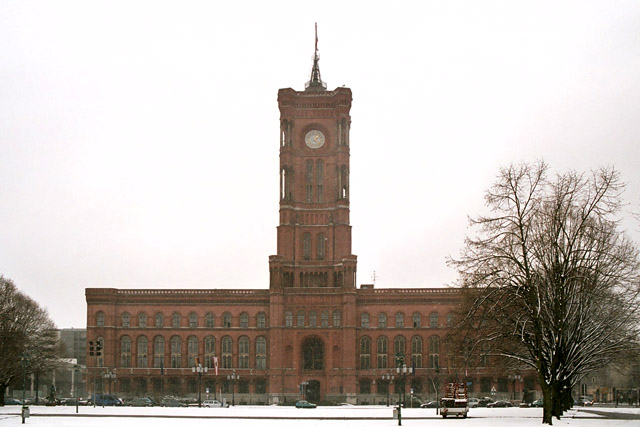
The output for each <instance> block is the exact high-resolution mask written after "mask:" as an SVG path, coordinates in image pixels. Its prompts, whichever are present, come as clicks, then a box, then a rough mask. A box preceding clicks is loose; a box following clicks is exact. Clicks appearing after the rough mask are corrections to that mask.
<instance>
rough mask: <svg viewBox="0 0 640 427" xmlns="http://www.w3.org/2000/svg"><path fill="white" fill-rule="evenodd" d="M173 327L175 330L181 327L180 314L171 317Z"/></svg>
mask: <svg viewBox="0 0 640 427" xmlns="http://www.w3.org/2000/svg"><path fill="white" fill-rule="evenodd" d="M171 326H172V327H174V328H179V327H180V313H173V315H172V316H171Z"/></svg>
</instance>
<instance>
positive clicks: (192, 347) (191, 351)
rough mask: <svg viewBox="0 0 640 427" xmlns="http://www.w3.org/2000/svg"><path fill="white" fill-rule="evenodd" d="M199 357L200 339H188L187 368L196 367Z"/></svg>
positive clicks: (191, 337) (192, 337)
mask: <svg viewBox="0 0 640 427" xmlns="http://www.w3.org/2000/svg"><path fill="white" fill-rule="evenodd" d="M197 357H198V338H196V337H194V336H193V335H192V336H190V337H189V338H187V368H191V367H193V366H196V358H197Z"/></svg>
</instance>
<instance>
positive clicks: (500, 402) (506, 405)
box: [487, 400, 513, 408]
mask: <svg viewBox="0 0 640 427" xmlns="http://www.w3.org/2000/svg"><path fill="white" fill-rule="evenodd" d="M511 407H513V404H512V403H511V402H509V401H508V400H498V401H496V402H491V403H488V404H487V408H511Z"/></svg>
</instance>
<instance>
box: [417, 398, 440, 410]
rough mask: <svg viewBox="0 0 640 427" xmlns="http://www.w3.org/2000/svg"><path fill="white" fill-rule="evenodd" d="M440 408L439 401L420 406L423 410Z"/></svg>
mask: <svg viewBox="0 0 640 427" xmlns="http://www.w3.org/2000/svg"><path fill="white" fill-rule="evenodd" d="M438 406H440V405H439V404H438V401H437V400H432V401H431V402H427V403H423V404H422V405H420V407H421V408H437V407H438Z"/></svg>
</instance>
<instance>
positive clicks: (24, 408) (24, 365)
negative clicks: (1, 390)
mask: <svg viewBox="0 0 640 427" xmlns="http://www.w3.org/2000/svg"><path fill="white" fill-rule="evenodd" d="M29 357H30V356H29V355H28V354H27V353H23V354H21V355H20V365H22V424H24V419H25V417H26V416H27V411H28V408H27V405H25V394H24V393H25V389H26V388H27V377H26V370H27V366H29Z"/></svg>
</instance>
